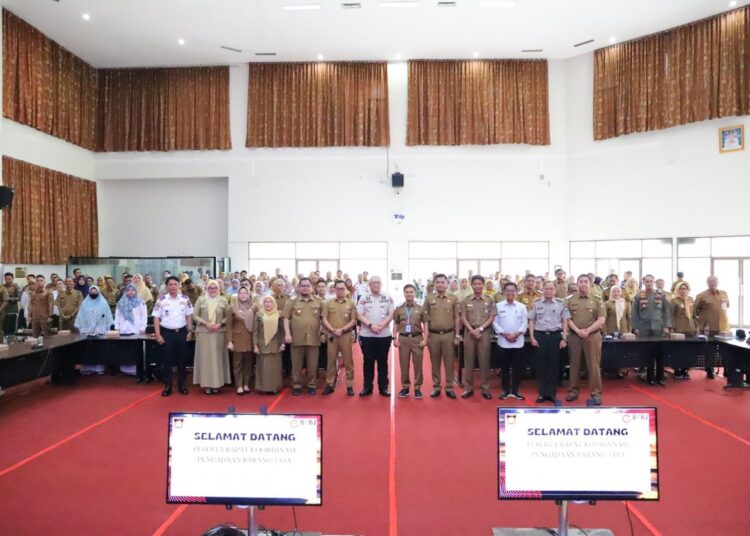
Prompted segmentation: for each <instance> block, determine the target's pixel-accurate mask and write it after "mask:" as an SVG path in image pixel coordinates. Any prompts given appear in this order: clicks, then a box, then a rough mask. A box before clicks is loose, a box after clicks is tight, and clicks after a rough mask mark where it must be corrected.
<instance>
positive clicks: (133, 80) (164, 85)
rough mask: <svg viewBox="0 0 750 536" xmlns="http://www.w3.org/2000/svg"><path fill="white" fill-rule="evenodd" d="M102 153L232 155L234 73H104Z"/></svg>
mask: <svg viewBox="0 0 750 536" xmlns="http://www.w3.org/2000/svg"><path fill="white" fill-rule="evenodd" d="M99 128H100V135H99V139H98V144H97V150H98V151H182V150H193V149H200V150H208V149H231V148H232V145H231V140H230V135H229V68H228V67H188V68H174V69H101V70H99Z"/></svg>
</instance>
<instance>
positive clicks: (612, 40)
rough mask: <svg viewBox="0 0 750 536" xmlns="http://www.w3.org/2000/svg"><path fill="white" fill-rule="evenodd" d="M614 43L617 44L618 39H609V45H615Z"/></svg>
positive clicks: (613, 37)
mask: <svg viewBox="0 0 750 536" xmlns="http://www.w3.org/2000/svg"><path fill="white" fill-rule="evenodd" d="M614 43H617V38H616V37H615V36H614V35H613V36H612V37H610V38H609V44H614Z"/></svg>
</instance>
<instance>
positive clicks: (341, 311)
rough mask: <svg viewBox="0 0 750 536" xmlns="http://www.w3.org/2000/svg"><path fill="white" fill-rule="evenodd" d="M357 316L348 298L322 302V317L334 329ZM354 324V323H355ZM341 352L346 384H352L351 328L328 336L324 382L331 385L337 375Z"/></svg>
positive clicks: (354, 307) (341, 326) (355, 309)
mask: <svg viewBox="0 0 750 536" xmlns="http://www.w3.org/2000/svg"><path fill="white" fill-rule="evenodd" d="M356 316H357V308H356V306H355V305H354V302H352V301H351V300H350V299H349V298H344V299H343V300H342V301H339V300H338V298H334V299H332V300H329V301H326V302H324V303H323V318H325V319H326V320H327V321H328V323H329V324H331V326H333V327H334V328H336V329H340V328H343V327H344V326H346V325H347V324H349V323H350V322H351V321H352V320H353V319H355V318H356ZM355 325H356V324H355ZM339 352H340V353H341V359H342V360H343V361H344V369H345V370H346V386H347V387H352V386H353V385H354V360H353V358H352V328H349V329H347V330H346V331H344V332H342V333H341V336H339V337H336V336H335V335H334V334H333V333H331V334H330V335H329V338H328V348H327V353H326V356H327V358H328V363H327V365H328V366H327V367H326V384H327V385H330V386H331V387H333V386H334V385H335V384H336V378H337V377H338V372H339V367H338V361H337V360H338V356H339Z"/></svg>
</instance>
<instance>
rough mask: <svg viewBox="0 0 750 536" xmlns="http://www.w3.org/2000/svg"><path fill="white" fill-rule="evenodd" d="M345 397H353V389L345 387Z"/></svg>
mask: <svg viewBox="0 0 750 536" xmlns="http://www.w3.org/2000/svg"><path fill="white" fill-rule="evenodd" d="M324 394H325V393H324ZM346 395H347V396H354V389H352V388H351V387H347V388H346Z"/></svg>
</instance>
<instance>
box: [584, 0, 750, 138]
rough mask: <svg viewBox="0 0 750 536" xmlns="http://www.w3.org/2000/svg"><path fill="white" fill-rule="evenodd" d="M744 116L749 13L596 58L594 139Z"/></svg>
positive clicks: (748, 93) (749, 101)
mask: <svg viewBox="0 0 750 536" xmlns="http://www.w3.org/2000/svg"><path fill="white" fill-rule="evenodd" d="M748 114H750V7H745V8H742V9H738V10H735V11H731V12H728V13H722V14H720V15H717V16H715V17H711V18H708V19H704V20H700V21H697V22H694V23H691V24H688V25H686V26H681V27H679V28H675V29H672V30H668V31H666V32H663V33H660V34H657V35H652V36H648V37H644V38H642V39H637V40H634V41H629V42H627V43H623V44H620V45H615V46H613V47H608V48H605V49H600V50H597V51H596V52H595V53H594V139H596V140H602V139H607V138H613V137H616V136H621V135H624V134H630V133H633V132H644V131H648V130H658V129H663V128H668V127H671V126H676V125H683V124H685V123H693V122H696V121H703V120H705V119H713V118H716V117H727V116H733V115H748Z"/></svg>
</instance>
